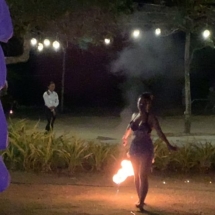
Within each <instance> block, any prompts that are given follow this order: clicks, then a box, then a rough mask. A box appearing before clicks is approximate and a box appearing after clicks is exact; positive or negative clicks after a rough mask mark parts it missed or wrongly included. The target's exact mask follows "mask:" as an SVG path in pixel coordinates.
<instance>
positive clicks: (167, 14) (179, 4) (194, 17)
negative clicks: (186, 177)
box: [130, 0, 215, 133]
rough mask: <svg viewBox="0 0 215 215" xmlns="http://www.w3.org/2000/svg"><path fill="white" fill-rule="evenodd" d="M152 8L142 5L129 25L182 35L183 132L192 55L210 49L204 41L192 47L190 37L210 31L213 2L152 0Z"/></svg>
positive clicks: (188, 127)
mask: <svg viewBox="0 0 215 215" xmlns="http://www.w3.org/2000/svg"><path fill="white" fill-rule="evenodd" d="M152 3H155V4H152V5H149V4H144V5H142V7H141V9H140V10H139V12H138V13H136V14H135V16H133V18H132V21H131V23H130V25H132V26H133V24H134V23H135V24H137V25H138V26H139V27H144V26H146V25H147V26H148V25H150V26H154V27H159V28H161V29H162V32H163V36H168V35H170V34H172V33H175V32H179V31H180V32H184V33H185V52H184V77H185V106H186V108H185V112H184V116H185V126H184V132H185V133H190V131H191V92H190V64H191V60H192V55H193V53H194V52H195V50H197V49H201V48H202V47H204V46H208V45H210V46H213V42H212V40H210V39H207V40H206V41H205V43H203V42H200V43H198V44H194V45H193V46H192V45H191V44H192V43H191V35H193V34H197V33H198V34H200V33H201V32H202V31H203V30H205V29H209V30H210V29H212V26H213V25H214V21H215V12H214V7H213V6H214V5H213V4H212V3H214V1H212V0H167V1H162V0H155V1H152Z"/></svg>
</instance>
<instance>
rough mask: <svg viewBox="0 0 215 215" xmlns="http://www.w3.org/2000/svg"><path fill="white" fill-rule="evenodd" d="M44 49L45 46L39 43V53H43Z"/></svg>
mask: <svg viewBox="0 0 215 215" xmlns="http://www.w3.org/2000/svg"><path fill="white" fill-rule="evenodd" d="M43 48H44V46H43V44H42V43H38V47H37V49H38V51H40V52H41V51H42V50H43Z"/></svg>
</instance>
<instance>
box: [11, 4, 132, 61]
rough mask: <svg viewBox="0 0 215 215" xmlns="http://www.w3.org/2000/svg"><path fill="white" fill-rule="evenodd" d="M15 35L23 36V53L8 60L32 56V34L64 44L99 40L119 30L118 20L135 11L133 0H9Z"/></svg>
mask: <svg viewBox="0 0 215 215" xmlns="http://www.w3.org/2000/svg"><path fill="white" fill-rule="evenodd" d="M8 5H9V7H10V11H11V16H12V19H13V22H14V30H15V36H18V37H21V38H23V40H24V42H23V46H24V52H23V55H21V56H18V57H16V58H14V57H8V58H7V63H8V64H12V63H17V62H25V61H27V60H28V58H29V51H30V45H29V39H30V38H31V37H32V36H37V37H43V36H44V35H46V36H47V35H48V36H50V37H54V38H58V39H60V40H61V41H63V43H65V44H66V43H68V42H71V43H81V42H84V43H94V44H95V43H99V42H101V41H103V39H104V37H107V36H109V37H111V36H112V35H113V34H114V33H115V32H116V30H117V24H118V23H117V20H118V17H120V16H121V15H123V14H129V13H131V12H132V10H133V1H132V0H111V1H108V0H103V1H99V0H62V1H58V0H19V1H16V0H8Z"/></svg>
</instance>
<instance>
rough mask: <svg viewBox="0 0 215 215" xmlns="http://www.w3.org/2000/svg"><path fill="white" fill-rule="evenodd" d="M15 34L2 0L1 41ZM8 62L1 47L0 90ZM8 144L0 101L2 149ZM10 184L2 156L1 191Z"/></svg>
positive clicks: (0, 8)
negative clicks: (6, 62)
mask: <svg viewBox="0 0 215 215" xmlns="http://www.w3.org/2000/svg"><path fill="white" fill-rule="evenodd" d="M12 34H13V25H12V21H11V17H10V13H9V10H8V6H7V4H6V2H5V0H0V41H1V42H4V43H6V42H7V41H8V40H9V39H10V38H11V37H12ZM6 71H7V70H6V64H5V58H4V53H3V51H2V48H1V47H0V90H1V89H2V88H3V86H4V85H5V82H6V73H7V72H6ZM7 146H8V131H7V121H6V118H5V115H4V111H3V108H2V104H1V101H0V150H4V149H6V148H7ZM9 184H10V174H9V172H8V170H7V168H6V166H5V164H4V161H3V159H2V157H1V156H0V192H3V191H4V190H5V189H6V188H7V187H8V186H9Z"/></svg>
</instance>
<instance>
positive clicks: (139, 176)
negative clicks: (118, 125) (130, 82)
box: [122, 93, 177, 211]
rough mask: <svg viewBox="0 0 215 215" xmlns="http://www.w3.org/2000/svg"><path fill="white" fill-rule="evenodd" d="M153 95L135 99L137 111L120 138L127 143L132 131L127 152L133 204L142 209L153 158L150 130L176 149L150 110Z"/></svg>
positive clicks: (171, 147) (171, 148) (168, 145)
mask: <svg viewBox="0 0 215 215" xmlns="http://www.w3.org/2000/svg"><path fill="white" fill-rule="evenodd" d="M152 100H153V95H152V94H151V93H143V94H142V95H141V96H140V97H139V98H138V101H137V107H138V110H139V113H137V114H133V115H132V119H131V122H130V123H129V125H128V127H127V129H126V132H125V134H124V136H123V138H122V140H123V144H124V145H126V144H127V139H128V137H129V136H130V135H131V134H132V133H133V138H132V142H131V145H130V149H129V152H128V156H129V158H130V160H131V163H132V166H133V169H134V182H135V186H136V191H137V195H138V197H139V201H138V202H137V203H136V204H135V205H136V207H137V208H139V209H140V210H141V211H144V208H143V207H144V201H145V198H146V195H147V193H148V175H149V173H150V170H151V164H152V159H153V152H154V148H153V143H152V140H151V136H150V134H151V131H152V129H155V130H156V132H157V134H158V136H159V137H160V138H161V139H162V140H163V141H164V142H165V143H166V145H167V147H168V149H169V150H173V151H175V150H177V147H175V146H172V145H171V144H170V143H169V141H168V140H167V138H166V136H165V134H164V133H163V132H162V130H161V127H160V125H159V122H158V119H157V118H156V116H155V115H154V114H153V113H152V112H151V111H150V108H151V104H152Z"/></svg>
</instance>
